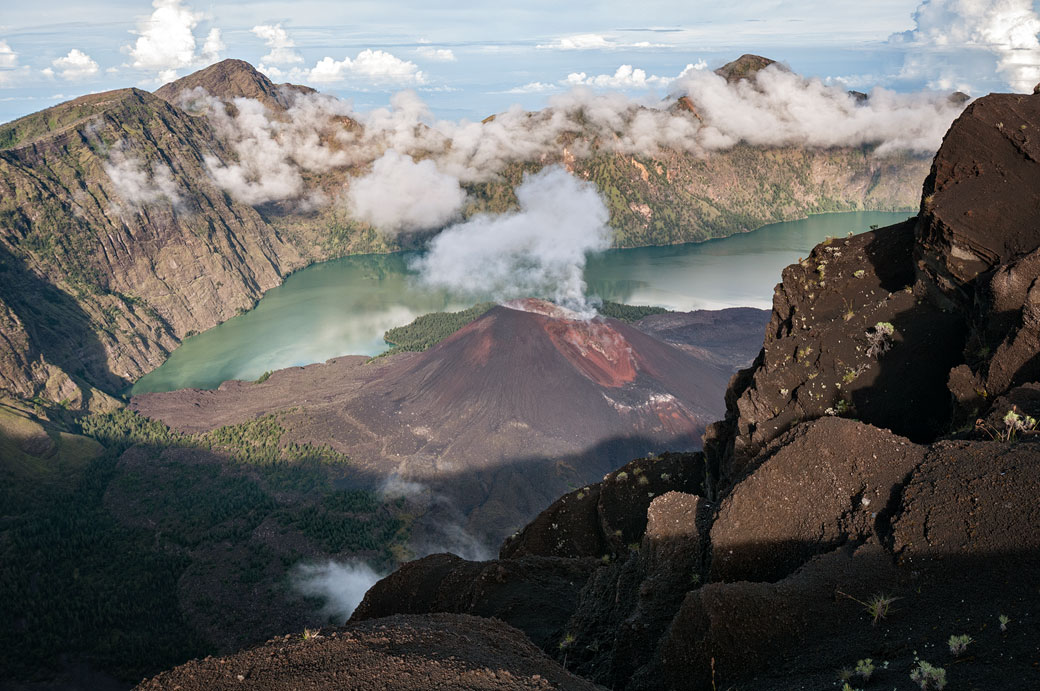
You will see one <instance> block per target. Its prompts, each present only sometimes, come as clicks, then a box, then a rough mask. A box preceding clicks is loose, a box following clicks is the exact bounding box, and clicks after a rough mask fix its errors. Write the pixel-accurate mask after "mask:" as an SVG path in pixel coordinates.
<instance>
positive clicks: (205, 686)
mask: <svg viewBox="0 0 1040 691" xmlns="http://www.w3.org/2000/svg"><path fill="white" fill-rule="evenodd" d="M137 688H138V689H141V690H142V691H148V690H152V689H154V690H156V691H158V690H160V689H161V690H164V691H173V690H174V689H180V690H181V691H220V690H222V689H263V690H264V691H268V690H282V689H284V690H285V691H288V690H289V689H292V690H293V691H296V690H304V689H333V688H336V689H352V690H355V691H376V690H380V691H381V690H383V689H400V690H401V691H420V690H422V691H425V690H426V689H438V688H443V689H473V690H476V689H481V690H490V689H496V690H497V689H517V690H519V689H539V690H545V689H564V690H570V689H575V690H587V691H593V690H594V689H596V688H598V687H596V686H595V685H593V684H591V683H589V682H587V681H585V680H584V679H580V678H578V677H575V676H574V675H572V674H569V673H568V672H567V671H565V670H564V669H563V668H562V667H560V666H559V664H557V663H556V662H553V661H552V660H550V659H549V658H547V657H546V656H545V655H544V654H543V653H542V652H540V651H539V650H538V649H537V648H535V647H534V646H533V645H531V643H530V641H528V640H527V639H526V638H525V637H524V635H523V634H522V633H520V632H519V631H517V630H516V629H514V628H512V627H510V626H508V625H506V624H504V623H502V622H499V621H493V620H488V619H482V618H478V617H469V616H465V615H458V614H432V615H426V616H396V617H390V618H388V619H381V620H379V621H373V622H364V623H361V624H355V625H351V626H348V627H346V628H340V629H326V630H322V631H321V632H320V633H319V634H318V635H311V636H309V637H304V636H302V635H299V634H297V635H294V636H285V637H284V638H276V639H274V640H271V641H269V642H268V643H267V644H265V645H262V646H259V647H257V648H253V649H250V650H246V651H243V652H240V653H237V654H235V655H231V656H228V657H220V658H211V657H208V658H206V659H205V660H194V661H192V662H188V663H186V664H184V665H181V666H180V667H177V668H176V669H173V670H170V671H168V672H163V673H162V674H160V675H159V676H157V677H155V678H153V679H149V680H147V681H144V682H142V683H141V684H140V685H139V686H138V687H137Z"/></svg>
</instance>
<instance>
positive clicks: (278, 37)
mask: <svg viewBox="0 0 1040 691" xmlns="http://www.w3.org/2000/svg"><path fill="white" fill-rule="evenodd" d="M252 31H253V33H254V34H256V35H257V37H259V38H261V39H263V41H264V43H265V44H266V45H267V47H268V48H270V49H271V52H269V53H268V54H267V55H265V56H263V57H262V58H260V60H261V61H263V62H264V63H271V64H275V65H291V64H294V63H298V62H303V56H302V55H300V54H299V53H298V52H296V51H295V50H293V48H295V47H296V43H295V42H294V41H293V40H292V39H291V38H289V34H288V33H287V32H286V31H285V29H283V28H282V25H281V24H274V25H271V24H258V25H257V26H254V27H253V29H252Z"/></svg>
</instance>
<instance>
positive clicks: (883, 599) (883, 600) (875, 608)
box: [837, 590, 899, 626]
mask: <svg viewBox="0 0 1040 691" xmlns="http://www.w3.org/2000/svg"><path fill="white" fill-rule="evenodd" d="M837 592H838V594H839V595H844V596H845V597H847V598H849V599H850V600H852V601H853V602H858V603H859V604H861V605H863V609H865V610H866V611H867V614H869V615H870V619H871V622H872V623H873V624H874V626H877V625H878V622H880V621H881V620H882V619H884V618H885V617H887V616H888V615H889V613H890V612H891V611H892V604H893V603H894V602H895V601H896V600H898V599H899V598H898V597H895V596H894V595H888V594H885V593H878V594H877V595H874V596H873V597H871V598H870V599H869V600H867V601H866V602H864V601H863V600H860V599H857V598H854V597H852V596H851V595H849V594H848V593H843V592H841V591H840V590H839V591H837Z"/></svg>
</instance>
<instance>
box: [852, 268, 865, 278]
mask: <svg viewBox="0 0 1040 691" xmlns="http://www.w3.org/2000/svg"><path fill="white" fill-rule="evenodd" d="M852 275H853V276H855V277H856V278H863V277H864V276H866V275H867V272H866V271H864V270H863V269H856V270H855V271H853V272H852Z"/></svg>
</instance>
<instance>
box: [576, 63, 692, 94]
mask: <svg viewBox="0 0 1040 691" xmlns="http://www.w3.org/2000/svg"><path fill="white" fill-rule="evenodd" d="M674 79H675V77H658V76H657V75H647V73H646V71H645V70H641V69H639V68H638V67H632V65H621V66H620V67H618V68H617V70H616V71H615V72H614V74H597V75H594V76H589V75H587V74H585V73H584V72H572V73H571V74H568V75H567V79H565V80H564V82H565V83H566V84H567V85H568V86H592V87H596V88H599V89H649V88H651V87H655V86H664V85H665V84H668V83H670V82H672V81H673V80H674Z"/></svg>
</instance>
